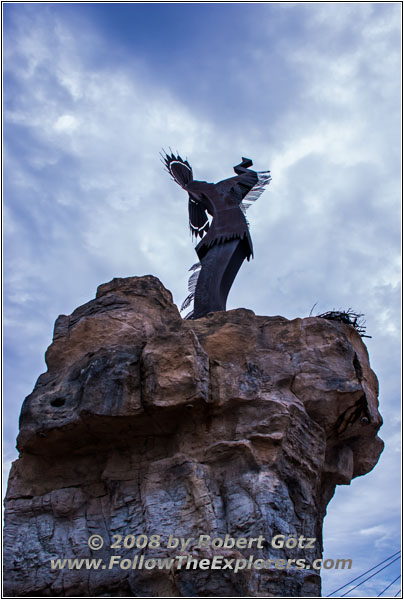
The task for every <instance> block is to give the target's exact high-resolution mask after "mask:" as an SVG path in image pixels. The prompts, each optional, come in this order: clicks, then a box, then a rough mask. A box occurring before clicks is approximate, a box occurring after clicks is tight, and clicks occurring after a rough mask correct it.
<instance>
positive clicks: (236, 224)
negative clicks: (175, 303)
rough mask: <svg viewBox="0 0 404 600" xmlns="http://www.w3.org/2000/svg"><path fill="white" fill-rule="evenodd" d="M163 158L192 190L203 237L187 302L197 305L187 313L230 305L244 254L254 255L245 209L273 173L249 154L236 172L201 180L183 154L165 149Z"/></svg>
mask: <svg viewBox="0 0 404 600" xmlns="http://www.w3.org/2000/svg"><path fill="white" fill-rule="evenodd" d="M163 162H164V164H165V166H166V168H167V171H168V173H169V174H170V175H171V176H172V178H173V179H174V181H175V182H176V183H178V185H180V186H181V187H182V188H183V189H184V190H185V191H186V192H188V195H189V202H188V210H189V226H190V229H191V232H192V235H193V236H195V237H196V238H198V237H201V238H202V239H201V241H200V242H199V243H198V244H197V246H196V247H195V251H196V253H197V255H198V258H199V261H200V262H199V263H196V264H195V265H193V266H192V267H191V269H190V271H193V274H192V275H191V277H190V279H189V282H188V291H189V295H188V296H187V298H186V299H185V301H184V302H183V304H182V306H181V310H184V309H185V308H187V306H189V304H191V302H192V300H193V301H194V308H193V310H192V311H191V312H190V313H188V314H187V315H186V317H185V318H186V319H199V318H201V317H204V316H205V315H207V314H208V313H209V312H216V311H219V310H226V301H227V296H228V294H229V291H230V288H231V286H232V284H233V281H234V279H235V277H236V275H237V273H238V271H239V269H240V267H241V265H242V263H243V261H244V259H247V260H250V257H252V256H253V245H252V241H251V236H250V232H249V226H248V222H247V220H246V218H245V211H246V209H247V208H248V207H249V206H251V203H252V202H254V201H255V200H256V199H257V198H258V197H259V196H260V195H261V194H262V192H263V191H264V188H265V185H267V184H268V183H269V181H270V180H271V176H270V174H269V171H261V172H256V171H253V170H252V169H250V168H249V167H251V166H252V164H253V163H252V161H251V160H250V159H248V158H244V157H242V162H241V163H240V164H239V165H237V166H235V167H234V171H235V173H236V176H235V177H230V178H229V179H224V180H223V181H219V182H218V183H207V182H206V181H195V180H194V178H193V173H192V168H191V165H190V164H189V162H188V161H187V160H183V159H182V158H181V157H180V156H179V155H177V156H175V155H174V154H173V153H171V155H168V154H165V156H163ZM208 214H209V215H210V216H211V217H212V221H211V222H209V218H208Z"/></svg>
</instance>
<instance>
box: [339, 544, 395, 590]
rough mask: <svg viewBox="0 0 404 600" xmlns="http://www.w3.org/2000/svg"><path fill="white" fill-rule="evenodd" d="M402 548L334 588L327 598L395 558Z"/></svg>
mask: <svg viewBox="0 0 404 600" xmlns="http://www.w3.org/2000/svg"><path fill="white" fill-rule="evenodd" d="M400 552H401V551H400V550H399V551H398V552H395V553H394V554H392V555H391V556H389V557H388V558H385V559H384V560H382V562H379V564H377V565H375V566H374V567H372V568H371V569H368V570H367V571H365V572H364V573H361V574H360V575H358V577H355V579H351V581H348V583H346V584H345V585H342V586H341V587H339V588H338V589H337V590H334V591H333V592H331V594H328V596H327V598H329V597H330V596H332V595H333V594H336V593H337V592H339V591H340V590H342V589H344V587H346V586H347V585H350V584H351V583H353V582H354V581H357V580H358V579H360V578H361V577H363V576H364V575H367V574H368V573H370V571H373V569H377V567H380V565H382V564H383V563H385V562H386V561H388V560H390V558H393V556H396V554H400Z"/></svg>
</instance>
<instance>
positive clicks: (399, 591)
mask: <svg viewBox="0 0 404 600" xmlns="http://www.w3.org/2000/svg"><path fill="white" fill-rule="evenodd" d="M399 594H401V589H399V590H398V592H397V594H394V598H397V596H398V595H399Z"/></svg>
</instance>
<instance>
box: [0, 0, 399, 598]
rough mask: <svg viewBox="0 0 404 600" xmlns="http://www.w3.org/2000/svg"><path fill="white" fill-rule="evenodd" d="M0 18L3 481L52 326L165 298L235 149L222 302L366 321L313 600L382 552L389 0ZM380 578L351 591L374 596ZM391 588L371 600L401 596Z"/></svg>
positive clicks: (393, 312)
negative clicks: (357, 398)
mask: <svg viewBox="0 0 404 600" xmlns="http://www.w3.org/2000/svg"><path fill="white" fill-rule="evenodd" d="M3 8H4V124H5V129H4V342H5V350H4V368H5V371H4V392H5V394H4V396H5V400H4V416H5V457H6V469H7V468H8V466H9V462H10V461H11V460H13V459H14V458H15V457H16V451H15V449H14V445H15V437H16V435H17V423H18V415H19V411H20V407H21V403H22V401H23V399H24V397H25V396H26V395H28V394H29V393H30V392H31V390H32V388H33V386H34V384H35V381H36V379H37V377H38V375H39V374H40V373H42V372H44V371H45V370H46V367H45V363H44V352H45V350H46V348H47V346H48V345H49V344H50V342H51V338H52V331H53V323H54V321H55V319H56V317H57V316H58V315H59V314H69V313H71V312H72V311H73V310H74V308H76V307H77V306H79V305H80V304H83V303H85V302H87V301H88V300H90V299H91V298H93V297H94V295H95V291H96V288H97V286H98V285H99V284H101V283H103V282H107V281H109V280H111V279H112V278H113V277H128V276H132V275H145V274H153V275H155V276H157V277H159V278H160V279H161V281H162V282H163V284H164V285H165V286H166V287H167V288H168V289H169V290H171V291H172V293H173V296H174V301H175V302H176V303H177V304H178V305H180V304H181V302H182V300H183V299H184V298H185V296H186V295H187V287H186V286H187V278H188V272H187V270H188V268H189V267H190V266H191V265H192V264H193V263H194V262H195V253H194V250H193V244H192V242H191V239H190V237H189V234H188V216H187V198H186V195H185V194H184V193H183V192H182V191H181V189H180V188H178V187H177V186H176V185H175V183H174V182H172V181H171V180H170V178H169V176H168V175H167V173H165V172H164V170H163V166H162V164H161V163H160V161H159V151H160V149H161V147H164V148H168V147H169V146H171V147H172V148H173V149H175V150H177V149H178V151H179V152H180V153H181V154H183V155H186V156H187V157H188V159H189V161H190V163H191V164H192V166H193V169H194V175H195V177H196V178H197V179H202V180H208V181H218V180H220V179H224V178H226V177H230V176H231V175H232V174H233V172H232V167H233V165H235V164H237V163H238V162H239V161H240V157H241V156H247V157H250V158H252V159H253V160H254V167H255V168H256V169H257V170H264V169H270V170H271V172H272V178H273V181H272V182H271V185H270V187H269V188H268V190H267V191H266V192H265V194H264V195H263V196H261V198H260V199H259V200H258V202H257V203H256V204H255V206H253V207H252V208H250V210H249V215H248V216H249V220H250V223H251V233H252V237H253V242H254V250H255V259H254V260H253V261H252V262H250V263H247V264H244V265H243V267H242V269H241V272H240V274H239V276H238V278H237V280H236V282H235V284H234V286H233V288H232V290H231V292H230V296H229V301H228V308H237V307H246V308H250V309H252V310H254V311H255V312H256V313H257V314H260V315H278V314H280V315H283V316H285V317H287V318H295V317H304V316H307V315H308V314H309V313H310V310H311V308H312V306H313V305H314V304H315V303H317V305H316V308H315V312H323V311H326V310H330V309H333V308H336V309H347V308H349V307H352V308H353V309H354V310H356V311H358V312H362V313H364V314H365V316H366V321H367V330H368V333H369V335H371V336H372V339H368V340H366V344H367V347H368V350H369V353H370V359H371V364H372V367H373V369H374V370H375V372H376V373H377V375H378V377H379V380H380V410H381V413H382V415H383V418H384V421H385V424H384V426H383V428H382V430H381V437H382V438H383V439H384V441H385V443H386V448H385V450H384V453H383V455H382V457H381V459H380V461H379V463H378V465H377V466H376V468H375V469H374V470H373V471H372V473H370V474H369V475H367V476H365V477H362V478H358V479H356V480H354V481H353V482H352V484H351V485H350V486H343V487H339V488H338V490H337V493H336V495H335V497H334V499H333V500H332V501H331V503H330V505H329V510H328V515H327V517H326V520H325V528H324V534H325V551H324V556H325V557H330V558H340V557H342V558H345V557H351V558H353V561H354V565H353V569H352V570H351V571H349V572H348V571H345V572H338V571H325V572H324V573H323V582H324V583H323V593H324V594H328V593H330V592H332V591H333V590H334V589H336V588H337V587H339V586H340V585H343V584H344V583H346V582H347V581H349V580H350V579H352V578H354V577H355V576H356V575H358V574H359V573H361V572H363V571H365V570H367V569H368V568H370V567H372V566H373V565H375V564H376V563H378V562H380V561H381V560H383V559H385V558H386V557H388V556H389V555H391V554H393V553H394V552H395V551H396V550H398V549H399V526H400V523H399V505H400V489H401V488H400V461H399V441H400V425H399V416H400V377H399V372H400V339H399V333H400V262H399V261H400V187H401V186H400V165H401V154H400V151H401V142H400V127H401V126H400V117H401V109H400V89H401V81H400V77H401V65H400V55H401V49H400V34H401V31H400V23H401V5H400V3H398V2H396V3H395V2H391V3H388V2H386V3H368V2H360V3H273V4H272V3H259V4H252V3H247V4H233V3H225V4H194V3H185V4H184V3H180V4H175V3H168V4H136V3H134V4H132V3H125V4H108V3H105V4H99V3H91V4H81V3H71V4H58V3H48V4H47V3H42V4H41V3H38V4H35V3H14V4H13V3H6V4H3ZM398 568H399V567H398V563H395V564H394V565H392V566H391V567H389V568H388V569H386V570H385V571H383V572H382V573H380V574H379V575H378V576H377V578H375V579H371V580H370V581H369V582H368V583H367V584H365V586H363V587H360V588H358V589H357V590H355V591H354V592H352V593H351V594H349V595H350V596H351V597H353V596H357V597H358V596H365V595H371V594H375V595H377V594H378V593H379V592H380V591H381V590H382V589H383V588H384V587H385V586H387V585H388V583H390V581H392V580H393V579H394V578H395V577H396V576H397V575H398V572H399V571H398ZM399 587H400V583H399V582H397V583H396V584H394V586H392V587H391V588H390V590H389V592H387V594H388V593H390V592H391V593H392V594H393V595H394V594H395V593H396V592H397V591H398V590H399Z"/></svg>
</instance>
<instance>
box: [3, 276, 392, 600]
mask: <svg viewBox="0 0 404 600" xmlns="http://www.w3.org/2000/svg"><path fill="white" fill-rule="evenodd" d="M46 363H47V367H48V370H47V372H46V373H44V374H43V375H41V376H40V377H39V379H38V381H37V383H36V385H35V388H34V390H33V392H32V394H30V395H29V396H28V397H27V398H26V399H25V401H24V404H23V407H22V411H21V418H20V433H19V436H18V449H19V451H20V457H19V459H18V460H16V461H15V462H14V464H13V466H12V470H11V474H10V478H9V485H8V491H7V497H6V526H5V532H4V533H5V538H4V540H5V570H4V579H5V593H6V595H8V596H35V595H36V596H52V597H55V596H169V597H170V596H211V597H212V596H219V597H220V596H319V595H320V577H319V571H317V570H314V569H311V568H309V569H305V570H301V569H296V568H290V569H289V570H286V569H277V568H274V567H271V568H269V569H263V570H257V569H245V570H242V571H239V572H238V573H234V572H233V571H231V570H230V569H227V570H201V569H197V570H186V569H181V570H178V569H175V568H174V569H171V570H161V571H158V570H157V569H153V570H149V571H148V570H145V569H143V570H139V569H130V570H122V569H120V568H119V567H116V568H115V567H114V568H112V569H108V568H107V569H104V570H96V569H92V570H85V569H81V570H75V569H68V568H66V569H63V570H52V569H51V566H50V560H51V559H55V558H57V557H60V558H74V557H77V558H85V557H89V558H91V557H93V558H104V559H105V561H106V562H108V560H109V557H110V556H111V555H113V554H118V555H120V556H122V558H128V557H129V558H133V557H134V555H136V554H138V555H140V554H145V555H146V556H149V557H159V556H160V557H170V556H176V555H178V553H179V552H178V549H171V550H170V549H166V548H165V546H166V543H167V540H168V537H169V535H170V534H174V535H176V536H177V537H180V536H182V537H185V538H192V540H193V542H192V543H191V547H190V549H189V550H188V551H187V552H186V553H185V554H192V555H194V556H198V557H199V558H201V557H203V556H205V557H212V555H214V554H216V555H224V556H227V557H232V558H235V557H243V556H245V557H248V556H250V555H251V554H253V555H254V557H255V558H274V559H276V558H279V559H281V558H282V559H298V558H302V557H304V558H305V559H306V560H307V561H312V560H314V559H315V558H319V557H321V555H322V521H323V518H324V515H325V511H326V506H327V504H328V502H329V500H330V499H331V497H332V496H333V494H334V490H335V486H336V485H338V484H345V485H346V484H349V483H350V481H351V479H352V478H353V477H357V476H359V475H364V474H365V473H367V472H369V471H370V470H371V469H372V468H373V467H374V465H375V464H376V462H377V460H378V457H379V455H380V453H381V451H382V448H383V443H382V441H381V440H380V439H379V438H378V437H377V431H378V429H379V427H380V425H381V422H382V421H381V417H380V415H379V413H378V409H377V406H378V402H377V396H378V384H377V378H376V376H375V374H374V373H373V371H372V370H371V368H370V366H369V359H368V354H367V350H366V347H365V345H364V344H363V342H362V339H361V338H360V337H359V335H358V334H357V333H356V331H355V330H354V329H353V328H352V327H350V326H349V325H344V324H342V323H336V322H331V321H326V320H324V319H321V318H316V317H311V318H306V319H294V320H292V321H289V320H287V319H285V318H283V317H264V316H256V315H255V314H254V313H253V312H252V311H250V310H245V309H237V310H232V311H227V312H218V313H212V314H210V315H208V316H207V317H205V318H203V319H199V320H197V321H184V320H182V319H181V317H180V315H179V312H178V310H177V308H176V306H175V305H174V304H173V303H172V297H171V294H170V292H168V291H167V290H166V289H165V288H164V287H163V285H162V284H161V283H160V282H159V281H158V280H157V279H156V278H154V277H152V276H145V277H131V278H126V279H114V280H112V281H111V282H110V283H107V284H104V285H101V286H100V287H99V288H98V291H97V296H96V298H95V300H92V301H90V302H88V303H87V304H85V305H83V306H81V307H79V308H78V309H76V310H75V311H74V312H73V314H72V315H70V316H65V315H62V316H60V317H59V318H58V319H57V321H56V323H55V330H54V338H53V342H52V344H51V346H50V347H49V348H48V350H47V352H46ZM226 533H229V534H230V535H231V536H233V537H234V538H238V537H247V538H256V537H258V536H259V535H263V536H264V537H265V539H266V543H265V544H264V545H263V548H260V549H258V548H256V547H254V548H253V549H252V550H251V549H226V550H221V549H213V548H199V549H198V548H197V547H196V544H195V541H196V540H197V539H198V538H199V535H200V534H210V535H212V537H218V536H219V537H224V536H225V534H226ZM92 534H99V535H102V536H103V538H104V540H105V545H104V547H103V548H102V550H98V551H95V550H90V549H89V547H88V545H87V539H88V538H89V536H90V535H92ZM117 534H120V535H122V536H123V537H125V536H126V535H128V534H134V535H136V534H145V535H147V536H151V535H152V534H158V535H160V536H161V538H160V541H161V546H162V547H160V548H158V549H150V548H148V549H145V550H140V549H136V550H135V549H133V548H132V549H126V548H121V549H119V550H112V549H110V548H108V546H109V541H110V540H113V539H116V538H113V537H112V536H114V535H117ZM278 534H284V535H286V536H289V535H291V536H297V537H299V536H301V535H302V536H304V537H305V538H316V540H317V541H316V543H315V545H314V547H313V548H311V549H308V548H304V549H301V548H272V547H271V545H270V541H271V539H272V538H273V537H274V536H276V535H278ZM180 554H181V553H180ZM182 554H184V553H182Z"/></svg>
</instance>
